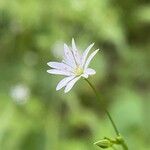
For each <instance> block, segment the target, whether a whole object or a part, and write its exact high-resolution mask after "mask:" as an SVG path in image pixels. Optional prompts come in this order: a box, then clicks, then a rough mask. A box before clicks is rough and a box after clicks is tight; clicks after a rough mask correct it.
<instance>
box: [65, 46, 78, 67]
mask: <svg viewBox="0 0 150 150" xmlns="http://www.w3.org/2000/svg"><path fill="white" fill-rule="evenodd" d="M64 61H65V63H66V64H68V65H69V66H72V67H76V62H75V58H74V56H73V53H72V51H71V50H70V49H69V47H68V46H67V44H64Z"/></svg>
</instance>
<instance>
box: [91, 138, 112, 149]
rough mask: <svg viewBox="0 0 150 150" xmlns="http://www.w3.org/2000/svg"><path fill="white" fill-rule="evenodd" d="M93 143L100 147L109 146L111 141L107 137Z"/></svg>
mask: <svg viewBox="0 0 150 150" xmlns="http://www.w3.org/2000/svg"><path fill="white" fill-rule="evenodd" d="M94 144H95V145H97V146H99V147H100V148H109V147H112V145H113V143H112V142H111V141H110V140H108V139H103V140H100V141H98V142H95V143H94Z"/></svg>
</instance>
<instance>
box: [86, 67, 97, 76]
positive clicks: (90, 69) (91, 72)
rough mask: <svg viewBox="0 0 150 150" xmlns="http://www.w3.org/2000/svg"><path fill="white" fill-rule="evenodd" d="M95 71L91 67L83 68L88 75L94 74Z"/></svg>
mask: <svg viewBox="0 0 150 150" xmlns="http://www.w3.org/2000/svg"><path fill="white" fill-rule="evenodd" d="M95 73H96V71H95V70H94V69H92V68H87V69H86V70H85V74H88V75H94V74H95Z"/></svg>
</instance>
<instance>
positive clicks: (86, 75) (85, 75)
mask: <svg viewBox="0 0 150 150" xmlns="http://www.w3.org/2000/svg"><path fill="white" fill-rule="evenodd" d="M81 77H83V78H88V77H89V76H88V74H86V73H84V74H82V75H81Z"/></svg>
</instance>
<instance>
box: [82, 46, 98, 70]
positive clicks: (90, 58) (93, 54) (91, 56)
mask: <svg viewBox="0 0 150 150" xmlns="http://www.w3.org/2000/svg"><path fill="white" fill-rule="evenodd" d="M98 51H99V49H97V50H95V51H94V52H93V53H92V54H91V55H90V56H89V57H88V59H87V61H86V63H85V66H84V70H86V69H87V67H88V65H89V64H90V62H91V60H92V59H93V57H94V56H95V55H96V53H97V52H98Z"/></svg>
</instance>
